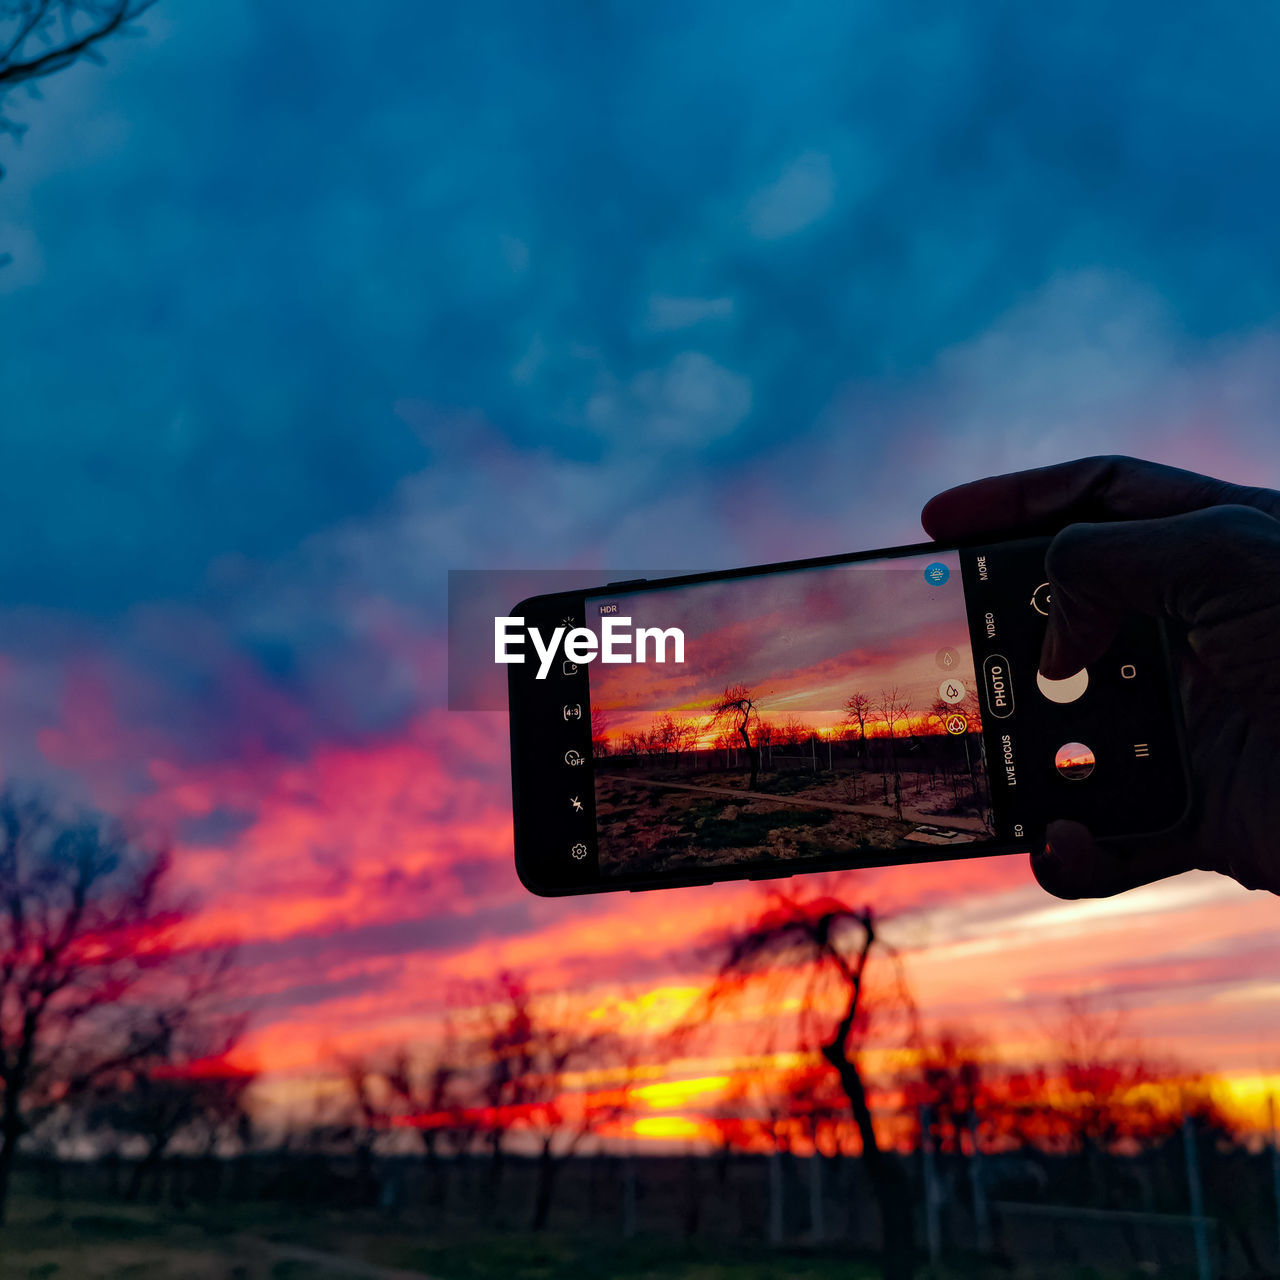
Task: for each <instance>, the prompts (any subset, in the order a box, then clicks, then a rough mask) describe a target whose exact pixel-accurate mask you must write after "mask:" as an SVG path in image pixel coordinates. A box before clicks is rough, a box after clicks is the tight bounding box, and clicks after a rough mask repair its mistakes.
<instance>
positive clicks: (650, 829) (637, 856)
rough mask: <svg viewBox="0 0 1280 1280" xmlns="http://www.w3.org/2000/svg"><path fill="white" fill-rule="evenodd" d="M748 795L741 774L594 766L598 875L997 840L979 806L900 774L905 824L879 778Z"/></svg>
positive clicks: (836, 779) (768, 782)
mask: <svg viewBox="0 0 1280 1280" xmlns="http://www.w3.org/2000/svg"><path fill="white" fill-rule="evenodd" d="M967 781H968V779H967V778H966V779H965V782H966V783H967ZM746 786H747V777H746V775H744V774H740V773H731V772H724V773H711V772H707V773H697V772H684V773H681V772H675V771H672V770H669V769H668V770H666V771H654V770H647V771H645V772H638V771H635V772H626V773H624V772H616V773H611V772H609V771H608V768H607V765H604V764H601V765H599V766H597V774H596V820H597V825H598V828H599V830H600V867H601V871H602V872H603V873H604V874H608V873H609V872H610V871H614V872H626V873H628V874H643V873H646V872H652V871H668V870H675V869H688V868H690V867H717V866H727V865H732V864H735V863H740V862H749V861H763V862H771V861H778V862H786V861H791V860H793V859H795V858H798V857H817V856H822V855H831V854H835V855H843V854H847V853H849V852H850V851H851V850H857V849H860V848H881V849H883V848H896V847H898V846H906V847H910V846H912V845H919V844H932V845H945V844H961V843H967V842H971V841H973V840H975V839H982V838H984V837H985V836H989V835H990V834H991V830H990V828H989V827H988V826H987V825H986V824H985V823H984V822H983V821H982V819H981V817H980V816H979V810H978V808H977V806H976V805H974V804H972V803H969V804H966V803H964V800H965V799H969V800H971V797H962V802H961V803H960V804H959V805H957V803H956V799H957V793H956V789H955V787H954V786H953V785H952V784H951V783H950V782H949V781H947V780H946V779H945V778H943V777H942V776H941V775H931V774H927V773H923V772H916V771H905V770H904V771H903V772H902V774H901V781H900V786H901V797H902V818H901V819H899V817H898V816H897V808H896V806H895V805H894V804H893V803H892V796H893V779H892V777H891V776H890V777H889V778H888V779H887V780H886V779H884V778H882V777H881V775H880V774H879V773H865V774H862V773H853V772H837V773H827V772H819V773H816V774H815V773H810V772H807V771H806V772H792V773H776V774H771V775H766V776H765V777H762V778H761V779H760V780H759V782H758V783H757V787H756V790H755V791H750V792H749V791H747V789H746ZM886 787H887V789H888V792H889V796H890V802H889V803H886V802H885V790H886ZM922 827H925V828H927V830H925V831H921V828H922Z"/></svg>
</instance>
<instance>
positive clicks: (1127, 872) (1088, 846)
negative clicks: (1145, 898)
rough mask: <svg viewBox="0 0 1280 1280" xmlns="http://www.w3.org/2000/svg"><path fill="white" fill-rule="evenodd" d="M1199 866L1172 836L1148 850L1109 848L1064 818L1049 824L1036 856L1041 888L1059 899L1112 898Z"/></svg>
mask: <svg viewBox="0 0 1280 1280" xmlns="http://www.w3.org/2000/svg"><path fill="white" fill-rule="evenodd" d="M1196 865H1197V864H1196V859H1195V856H1194V854H1193V853H1192V852H1191V850H1190V849H1189V848H1187V847H1186V846H1185V845H1183V844H1181V843H1180V842H1176V841H1171V840H1170V839H1169V838H1168V836H1165V837H1162V838H1161V840H1160V842H1159V844H1158V845H1152V846H1149V847H1147V846H1140V845H1138V844H1136V843H1133V844H1130V845H1128V846H1125V847H1119V846H1116V845H1111V844H1108V845H1106V846H1104V845H1102V844H1099V843H1098V841H1096V840H1095V839H1094V838H1093V836H1092V835H1091V834H1090V832H1089V829H1088V828H1087V827H1085V826H1083V825H1081V824H1080V823H1079V822H1069V821H1067V820H1065V819H1063V820H1060V821H1058V822H1051V823H1050V824H1049V826H1048V829H1047V830H1046V832H1045V841H1044V844H1043V845H1042V846H1041V847H1040V849H1039V850H1037V851H1035V852H1033V853H1032V855H1031V870H1032V872H1033V874H1034V875H1035V878H1036V879H1037V880H1038V881H1039V882H1040V887H1041V888H1042V889H1045V890H1047V891H1048V892H1049V893H1051V894H1053V895H1054V897H1056V898H1109V897H1111V896H1112V894H1116V893H1123V892H1124V891H1125V890H1126V889H1133V888H1136V887H1137V886H1138V885H1142V884H1150V883H1151V882H1152V881H1153V880H1163V879H1164V878H1165V877H1166V876H1176V875H1179V874H1180V873H1181V872H1183V871H1190V870H1192V868H1193V867H1195V866H1196Z"/></svg>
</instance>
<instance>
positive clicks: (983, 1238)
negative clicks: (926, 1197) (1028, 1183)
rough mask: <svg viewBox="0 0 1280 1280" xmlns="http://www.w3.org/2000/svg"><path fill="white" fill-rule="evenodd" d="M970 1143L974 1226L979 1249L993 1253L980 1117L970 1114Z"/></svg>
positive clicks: (972, 1112)
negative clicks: (981, 1145)
mask: <svg viewBox="0 0 1280 1280" xmlns="http://www.w3.org/2000/svg"><path fill="white" fill-rule="evenodd" d="M969 1141H970V1143H971V1144H972V1146H973V1163H972V1164H971V1165H970V1166H969V1177H970V1180H971V1181H972V1183H973V1224H974V1227H975V1233H976V1235H977V1237H978V1249H979V1251H980V1252H982V1253H990V1252H991V1213H990V1211H989V1210H988V1208H987V1186H986V1183H985V1182H984V1181H983V1180H982V1149H981V1148H980V1147H979V1146H978V1116H977V1113H976V1112H974V1111H970V1112H969Z"/></svg>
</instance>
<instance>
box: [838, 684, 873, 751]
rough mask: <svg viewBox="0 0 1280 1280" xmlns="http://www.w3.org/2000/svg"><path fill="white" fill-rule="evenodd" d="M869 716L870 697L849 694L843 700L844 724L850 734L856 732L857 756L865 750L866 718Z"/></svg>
mask: <svg viewBox="0 0 1280 1280" xmlns="http://www.w3.org/2000/svg"><path fill="white" fill-rule="evenodd" d="M870 714H871V697H870V695H869V694H865V693H851V694H850V695H849V696H848V697H847V698H846V699H845V700H844V724H845V725H846V726H847V727H848V730H849V732H850V733H852V732H853V730H854V729H855V728H856V729H857V731H858V755H859V756H862V755H865V754H866V750H867V717H868V716H870Z"/></svg>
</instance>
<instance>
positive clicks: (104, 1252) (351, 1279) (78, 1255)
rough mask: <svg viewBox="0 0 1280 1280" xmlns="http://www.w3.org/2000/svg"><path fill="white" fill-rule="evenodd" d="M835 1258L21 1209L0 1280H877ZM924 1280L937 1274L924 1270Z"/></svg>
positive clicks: (963, 1276) (250, 1216)
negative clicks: (429, 1279) (424, 1278)
mask: <svg viewBox="0 0 1280 1280" xmlns="http://www.w3.org/2000/svg"><path fill="white" fill-rule="evenodd" d="M878 1274H879V1270H878V1268H877V1267H876V1266H874V1265H873V1263H872V1261H871V1260H870V1259H865V1258H858V1257H855V1256H851V1255H850V1254H849V1252H848V1251H847V1250H843V1249H840V1248H838V1247H832V1248H830V1249H826V1250H822V1251H816V1250H805V1249H803V1248H794V1249H779V1250H764V1249H762V1248H761V1247H760V1245H759V1244H758V1243H756V1244H754V1245H751V1244H744V1245H742V1246H737V1247H734V1246H728V1247H727V1246H725V1245H724V1244H723V1243H720V1244H710V1243H708V1244H704V1245H701V1246H699V1245H687V1244H684V1243H682V1242H680V1241H677V1240H671V1239H662V1238H647V1237H639V1238H637V1239H635V1240H630V1241H623V1240H621V1239H618V1238H609V1237H607V1236H602V1235H592V1236H589V1237H588V1236H584V1237H580V1238H574V1237H571V1236H567V1235H557V1234H555V1233H551V1234H548V1235H546V1236H537V1237H534V1236H530V1235H529V1234H528V1233H526V1232H521V1231H491V1232H479V1231H475V1230H472V1231H469V1232H459V1233H457V1234H455V1235H450V1236H448V1237H442V1236H440V1235H437V1234H434V1233H431V1232H429V1231H427V1230H426V1229H424V1228H422V1227H414V1226H412V1225H410V1224H408V1223H397V1222H388V1221H386V1220H385V1219H381V1218H379V1217H378V1216H377V1215H376V1214H373V1213H367V1214H361V1213H356V1212H353V1213H349V1214H348V1213H343V1214H331V1213H323V1212H319V1211H316V1212H309V1211H307V1210H305V1209H303V1210H300V1209H298V1208H297V1207H294V1206H290V1207H274V1206H262V1205H250V1206H236V1207H234V1208H218V1209H208V1210H200V1211H188V1212H184V1213H181V1214H179V1213H176V1212H175V1211H172V1210H161V1209H157V1208H152V1207H123V1206H120V1205H118V1204H98V1203H89V1202H83V1203H76V1202H64V1203H62V1204H61V1205H55V1204H54V1203H52V1202H49V1201H40V1200H34V1199H30V1198H17V1199H16V1200H15V1201H14V1203H13V1205H12V1206H11V1213H10V1222H9V1224H8V1225H6V1226H5V1227H3V1228H0V1280H304V1278H306V1277H312V1276H314V1277H316V1278H317V1280H412V1278H413V1277H421V1276H434V1277H436V1278H437V1280H499V1278H501V1280H594V1278H595V1277H600V1280H615V1278H616V1280H873V1278H874V1277H876V1276H877V1275H878ZM919 1274H920V1275H921V1277H924V1276H925V1275H927V1274H928V1272H927V1269H926V1268H925V1267H924V1266H922V1267H921V1268H920V1273H919ZM1150 1274H1151V1272H1149V1271H1142V1272H1138V1271H1128V1270H1123V1269H1117V1270H1114V1271H1111V1270H1106V1271H1101V1270H1098V1269H1095V1268H1092V1267H1088V1268H1064V1269H1054V1268H1048V1269H1046V1268H1045V1266H1044V1265H1043V1264H1041V1265H1038V1266H1036V1267H1035V1268H1033V1269H1026V1270H1023V1269H1021V1268H1018V1267H1015V1266H1011V1265H1009V1264H1008V1263H1004V1264H1001V1265H998V1266H997V1265H986V1264H980V1263H977V1262H976V1261H975V1262H972V1263H970V1264H968V1265H966V1264H965V1263H963V1262H958V1263H952V1264H951V1265H949V1266H948V1268H947V1272H946V1275H947V1277H948V1278H949V1280H980V1278H985V1277H992V1278H993V1280H994V1277H996V1276H999V1277H1001V1280H1030V1278H1031V1277H1032V1276H1034V1277H1035V1278H1036V1280H1085V1278H1086V1277H1088V1280H1137V1277H1138V1276H1139V1275H1142V1276H1150Z"/></svg>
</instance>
